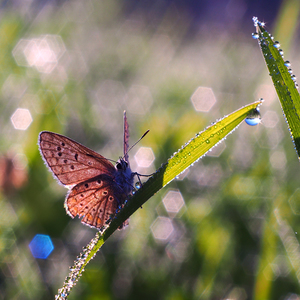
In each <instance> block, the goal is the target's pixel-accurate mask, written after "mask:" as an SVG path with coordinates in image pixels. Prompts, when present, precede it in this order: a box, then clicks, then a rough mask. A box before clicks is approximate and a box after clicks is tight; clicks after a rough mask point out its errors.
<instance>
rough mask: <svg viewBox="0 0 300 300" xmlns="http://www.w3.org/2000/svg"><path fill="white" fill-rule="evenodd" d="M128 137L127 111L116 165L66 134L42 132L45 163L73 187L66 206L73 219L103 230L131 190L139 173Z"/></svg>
mask: <svg viewBox="0 0 300 300" xmlns="http://www.w3.org/2000/svg"><path fill="white" fill-rule="evenodd" d="M148 131H149V130H148ZM148 131H147V132H146V133H148ZM146 133H144V135H143V136H142V137H141V138H140V139H142V138H143V137H144V136H145V135H146ZM140 139H139V140H140ZM128 140H129V129H128V123H127V118H126V112H124V146H123V153H124V155H123V157H120V159H119V160H118V161H117V163H116V165H115V166H114V165H113V164H112V163H111V162H110V161H109V160H108V159H107V158H105V157H103V156H102V155H100V154H98V153H97V152H94V151H93V150H91V149H89V148H87V147H85V146H83V145H81V144H79V143H77V142H75V141H73V140H71V139H70V138H68V137H66V136H63V135H60V134H58V133H54V132H49V131H42V132H41V133H40V134H39V140H38V144H39V150H40V152H41V155H42V157H43V159H44V161H45V163H46V165H47V166H48V168H49V169H50V171H51V172H52V174H53V175H54V177H55V178H56V179H57V180H58V181H59V183H61V184H62V185H64V186H65V187H67V188H69V189H70V190H69V192H68V194H67V196H66V199H65V204H64V206H65V209H66V212H67V214H69V215H70V216H71V217H72V218H74V217H76V216H78V217H79V218H81V222H82V223H83V224H86V225H88V226H90V227H94V228H97V229H99V230H100V231H102V230H103V229H104V228H105V227H107V223H109V222H110V220H111V218H112V216H113V215H114V214H115V212H116V210H117V209H118V207H120V206H122V205H123V204H124V202H125V200H126V198H127V197H128V195H130V194H131V193H132V191H133V180H134V176H135V175H137V176H139V174H138V173H136V172H132V171H131V169H130V165H129V160H128V151H129V150H130V149H129V146H128ZM134 145H135V144H134ZM138 178H139V177H138ZM123 225H126V222H124V224H123ZM121 227H122V226H121Z"/></svg>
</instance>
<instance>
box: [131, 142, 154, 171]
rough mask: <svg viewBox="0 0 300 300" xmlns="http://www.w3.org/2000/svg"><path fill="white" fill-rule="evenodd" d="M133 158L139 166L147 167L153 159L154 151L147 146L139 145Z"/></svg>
mask: <svg viewBox="0 0 300 300" xmlns="http://www.w3.org/2000/svg"><path fill="white" fill-rule="evenodd" d="M134 159H135V161H136V163H137V165H138V166H139V167H142V168H148V167H150V166H151V164H152V163H153V162H154V160H155V156H154V153H153V151H152V149H151V148H149V147H140V148H139V150H138V151H137V152H136V154H135V155H134Z"/></svg>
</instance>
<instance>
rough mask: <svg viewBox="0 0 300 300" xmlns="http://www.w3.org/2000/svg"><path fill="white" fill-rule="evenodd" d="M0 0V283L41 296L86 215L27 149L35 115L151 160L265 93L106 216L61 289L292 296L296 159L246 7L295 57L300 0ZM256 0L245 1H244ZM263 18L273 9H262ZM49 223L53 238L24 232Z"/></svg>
mask: <svg viewBox="0 0 300 300" xmlns="http://www.w3.org/2000/svg"><path fill="white" fill-rule="evenodd" d="M250 2H251V1H242V0H235V1H211V3H210V4H208V2H207V1H188V2H186V3H182V2H180V1H149V2H148V1H145V2H144V3H142V2H138V1H128V2H127V1H117V0H104V1H96V0H91V1H24V2H22V1H3V2H2V3H1V11H0V14H1V18H0V64H1V70H0V87H1V90H0V93H1V98H0V99H1V100H0V114H1V118H0V128H1V135H0V139H1V140H0V154H1V157H0V185H1V190H0V262H1V263H0V271H1V272H0V299H53V298H54V295H55V294H56V293H57V289H58V288H60V287H61V286H62V284H63V281H64V278H65V277H66V276H67V275H68V272H69V270H68V268H69V266H71V265H72V263H73V261H74V259H75V258H76V256H77V255H78V254H79V253H80V251H81V249H82V247H84V246H85V245H86V244H87V243H88V242H89V240H90V239H91V238H92V237H93V236H94V234H95V230H94V229H90V228H88V227H87V226H84V225H82V224H81V223H80V221H79V220H78V219H74V220H71V219H70V217H69V216H67V215H66V213H65V210H64V206H63V202H64V197H65V194H66V192H67V190H66V189H65V188H63V187H62V186H60V185H58V184H57V182H56V180H54V179H53V177H52V175H51V174H50V172H48V170H47V168H46V166H45V165H44V163H43V160H42V158H41V156H40V154H39V152H38V146H37V139H38V134H39V132H40V131H42V130H49V131H54V132H58V133H61V134H64V135H67V136H68V137H70V138H72V139H74V140H76V141H78V142H80V143H82V144H84V145H86V146H88V147H90V148H92V149H93V150H95V151H97V152H99V153H101V154H102V155H104V156H105V157H108V158H110V159H115V160H117V159H118V157H119V156H120V155H122V135H123V132H122V131H123V128H122V126H123V125H122V123H123V117H122V113H123V110H124V109H126V111H127V117H128V122H129V126H130V132H131V138H130V143H131V144H133V143H134V142H135V141H136V140H137V139H138V138H139V137H140V136H141V135H142V134H143V132H144V131H145V130H147V129H150V133H149V134H148V135H147V137H146V138H145V139H143V140H142V141H141V142H140V143H139V144H138V145H137V146H136V147H135V148H134V149H133V150H132V151H131V153H130V161H131V167H132V169H133V170H134V171H138V172H140V173H143V174H150V173H152V172H154V171H155V170H156V169H157V168H158V167H159V166H160V165H161V164H162V163H164V162H166V160H167V158H168V157H170V156H171V154H172V153H173V152H174V151H176V150H177V149H178V148H180V147H181V145H182V144H184V143H185V142H187V141H188V140H189V139H190V138H191V137H193V136H194V135H195V134H196V133H197V132H199V131H201V130H203V129H204V128H205V127H206V126H207V125H209V124H210V123H211V122H213V121H215V120H216V119H218V118H221V117H222V116H224V115H225V114H229V113H231V112H232V111H234V110H236V109H238V108H239V107H241V106H242V105H245V104H247V103H250V102H253V101H255V100H258V98H261V97H262V98H264V99H265V103H264V104H263V106H262V107H261V113H262V118H263V121H262V124H260V125H259V126H256V127H250V126H248V125H246V124H245V123H243V124H242V125H241V126H240V127H239V128H238V129H237V130H236V131H235V132H234V133H233V134H232V135H230V136H229V137H228V138H227V139H226V140H225V141H224V142H223V143H221V144H220V145H218V146H217V147H216V148H215V149H213V151H212V152H210V153H209V154H208V155H207V156H206V157H205V158H203V159H202V160H201V161H200V162H198V163H197V164H195V166H193V167H191V168H190V169H189V170H188V171H187V172H185V173H184V174H182V175H181V176H180V178H179V179H178V180H176V181H174V182H172V183H171V184H169V185H168V186H167V187H166V188H164V189H163V190H162V191H160V192H159V193H157V194H156V195H155V196H154V197H153V198H152V199H150V200H149V201H148V202H147V203H146V204H145V205H144V206H143V208H142V209H140V210H138V211H137V212H136V213H135V214H134V215H133V216H132V217H131V219H130V224H129V226H128V227H127V228H126V229H124V230H122V231H118V232H116V233H115V234H114V235H113V236H112V237H111V238H110V239H109V240H108V241H107V243H106V244H105V245H104V246H103V248H102V249H101V250H100V252H99V253H98V254H97V256H96V258H95V259H94V260H93V261H91V263H90V264H89V265H88V266H87V268H86V272H85V273H84V274H83V276H82V277H81V278H80V280H79V283H78V284H77V286H76V287H75V288H74V289H73V291H72V293H71V295H70V297H69V299H89V300H92V299H178V300H179V299H241V300H244V299H285V300H286V299H293V300H295V299H300V246H299V241H298V240H299V238H298V232H300V223H299V218H300V189H299V175H300V168H299V162H298V158H297V155H296V152H295V150H294V149H293V144H292V141H291V139H290V137H289V132H288V129H287V126H286V124H285V121H284V117H283V116H282V112H281V109H280V104H279V101H277V96H276V94H275V89H274V88H273V86H272V82H271V79H270V78H269V77H268V71H267V69H266V67H265V65H264V60H263V57H262V56H261V53H260V49H259V47H258V45H257V42H256V41H255V40H253V39H252V38H251V33H252V32H253V31H254V27H253V24H252V20H251V17H252V16H253V15H256V16H257V17H258V18H259V19H261V21H265V22H266V24H267V25H266V26H267V27H266V28H267V30H269V31H270V32H271V33H272V34H273V35H274V36H275V39H278V40H279V41H280V43H281V45H282V48H283V50H284V52H285V58H286V59H288V60H290V61H291V62H292V67H293V70H294V73H295V74H296V75H297V74H299V73H300V71H299V69H300V56H299V53H300V51H299V48H300V47H299V46H300V45H299V34H298V33H297V28H298V31H299V24H298V23H299V17H298V14H299V2H298V1H291V0H287V1H271V2H270V1H262V2H263V3H264V2H265V5H259V6H257V7H255V6H250ZM256 2H257V1H253V3H255V4H257V3H256ZM267 17H268V18H270V19H267ZM36 234H45V235H49V236H50V238H51V239H52V242H53V245H54V250H53V251H52V253H51V254H50V255H49V257H48V258H47V259H38V258H34V257H33V255H32V253H31V251H30V249H29V244H30V242H31V241H32V239H33V238H34V236H35V235H36Z"/></svg>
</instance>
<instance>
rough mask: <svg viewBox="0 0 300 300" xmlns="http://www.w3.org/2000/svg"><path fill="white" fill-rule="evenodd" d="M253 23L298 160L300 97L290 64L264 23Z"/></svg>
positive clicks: (255, 35) (299, 151) (299, 152)
mask: <svg viewBox="0 0 300 300" xmlns="http://www.w3.org/2000/svg"><path fill="white" fill-rule="evenodd" d="M253 22H254V26H255V27H256V33H255V34H254V35H253V37H255V38H257V40H258V43H259V46H260V48H261V51H262V53H263V57H264V59H265V61H266V64H267V67H268V69H269V72H270V76H271V78H272V80H273V84H274V86H275V89H276V92H277V95H278V98H279V100H280V103H281V107H282V110H283V113H284V115H285V118H286V121H287V124H288V127H289V131H290V134H291V137H292V140H293V142H294V145H295V149H296V151H297V154H298V158H300V117H299V116H300V95H299V92H298V84H297V83H296V77H294V75H292V74H291V72H292V70H291V69H290V63H289V62H288V61H284V59H283V55H282V54H281V52H282V50H281V49H279V48H280V45H279V43H278V42H276V41H274V38H273V37H272V36H271V35H270V34H269V33H268V32H267V31H266V30H265V29H264V23H262V22H260V21H258V19H257V18H256V17H253Z"/></svg>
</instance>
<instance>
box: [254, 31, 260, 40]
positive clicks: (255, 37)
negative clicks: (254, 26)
mask: <svg viewBox="0 0 300 300" xmlns="http://www.w3.org/2000/svg"><path fill="white" fill-rule="evenodd" d="M252 37H253V38H254V39H255V40H257V39H258V38H259V35H258V33H257V32H253V33H252Z"/></svg>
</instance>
